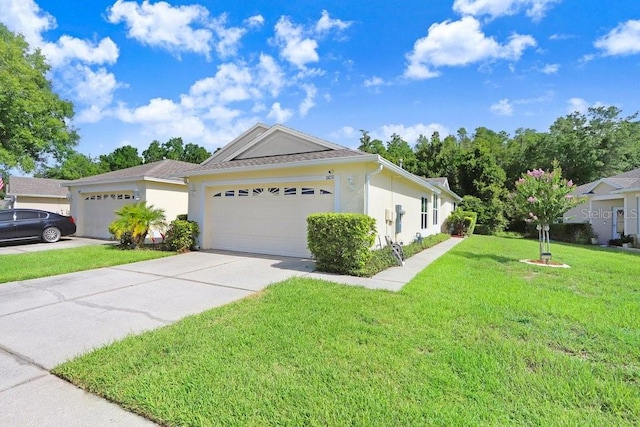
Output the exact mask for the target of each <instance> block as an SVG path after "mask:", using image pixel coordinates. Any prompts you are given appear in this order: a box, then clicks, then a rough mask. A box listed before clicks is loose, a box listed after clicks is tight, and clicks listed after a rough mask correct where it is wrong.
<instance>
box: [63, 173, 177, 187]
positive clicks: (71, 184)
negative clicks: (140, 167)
mask: <svg viewBox="0 0 640 427" xmlns="http://www.w3.org/2000/svg"><path fill="white" fill-rule="evenodd" d="M136 181H150V182H160V183H164V184H174V185H187V184H185V183H184V181H182V180H178V179H168V178H154V177H149V176H137V177H129V178H127V177H124V178H116V179H101V180H96V181H87V182H82V181H79V180H78V181H69V182H67V183H65V184H61V186H62V187H67V188H70V187H84V186H90V185H103V184H117V183H121V182H136Z"/></svg>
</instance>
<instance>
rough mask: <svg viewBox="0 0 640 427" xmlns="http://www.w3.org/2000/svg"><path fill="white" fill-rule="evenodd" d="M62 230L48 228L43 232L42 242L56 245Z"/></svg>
mask: <svg viewBox="0 0 640 427" xmlns="http://www.w3.org/2000/svg"><path fill="white" fill-rule="evenodd" d="M60 236H61V233H60V230H59V229H57V228H56V227H47V228H45V229H44V231H43V232H42V240H44V241H45V242H47V243H55V242H57V241H58V240H60Z"/></svg>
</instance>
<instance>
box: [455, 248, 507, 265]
mask: <svg viewBox="0 0 640 427" xmlns="http://www.w3.org/2000/svg"><path fill="white" fill-rule="evenodd" d="M452 255H460V256H461V257H464V258H469V259H476V260H477V259H490V260H492V261H496V262H499V263H500V264H507V263H510V262H517V261H518V259H516V258H508V257H504V256H501V255H494V254H478V253H475V252H467V251H455V252H452Z"/></svg>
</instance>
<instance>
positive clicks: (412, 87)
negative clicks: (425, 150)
mask: <svg viewBox="0 0 640 427" xmlns="http://www.w3.org/2000/svg"><path fill="white" fill-rule="evenodd" d="M612 6H615V8H613V7H612ZM0 22H3V23H4V24H5V25H7V26H8V27H9V29H11V30H12V31H15V32H20V33H22V34H24V36H25V38H26V39H27V41H28V42H29V43H30V44H31V45H32V46H37V47H40V48H41V50H42V52H43V53H44V54H45V55H46V56H47V58H48V59H49V62H50V64H51V65H52V69H51V72H50V76H49V77H50V79H51V80H52V81H53V84H54V89H55V90H56V92H57V93H59V94H60V95H61V96H63V97H64V98H65V99H68V100H71V101H73V103H74V105H75V111H76V117H75V119H74V123H73V124H74V126H76V127H77V128H78V129H79V133H80V135H81V140H80V144H79V146H78V150H79V151H80V152H83V153H85V154H89V155H91V156H97V155H99V154H104V153H108V152H111V151H113V150H114V149H115V148H117V147H119V146H122V145H126V144H130V145H133V146H135V147H138V148H139V150H140V151H142V150H143V149H145V148H146V147H147V146H148V145H149V143H150V142H151V141H152V140H154V139H157V140H160V141H162V142H164V141H166V140H168V139H169V138H171V137H178V136H180V137H182V138H183V139H184V140H185V142H194V143H197V144H201V145H203V146H205V147H206V148H207V149H209V150H214V149H215V148H216V147H218V146H221V145H224V144H225V143H227V142H229V141H230V140H231V139H233V138H234V137H235V136H237V135H238V134H240V133H241V132H242V131H244V130H246V129H247V128H249V127H250V126H252V125H253V124H255V123H256V122H258V121H260V122H263V123H266V124H275V123H283V124H285V125H287V126H290V127H292V128H294V129H297V130H299V131H302V132H306V133H309V134H312V135H314V136H317V137H320V138H324V139H327V140H330V141H332V142H336V143H339V144H342V145H345V146H349V147H357V146H358V144H359V141H358V140H359V137H360V131H359V129H365V130H368V131H369V132H370V133H371V134H372V135H373V136H374V137H377V138H380V139H382V140H385V141H386V140H387V139H388V138H389V136H390V135H391V134H392V133H394V132H395V133H398V134H399V135H401V136H403V137H404V139H405V140H407V141H408V142H410V143H411V144H414V143H415V140H416V138H417V137H418V135H419V134H421V133H422V134H425V135H427V136H430V135H431V133H432V132H433V131H434V130H437V131H439V132H440V133H441V135H447V134H450V133H451V134H455V133H456V131H457V130H458V129H459V128H461V127H464V128H466V129H467V131H468V132H472V131H473V130H474V129H475V128H476V127H479V126H485V127H488V128H490V129H493V130H495V131H502V130H504V131H506V132H508V133H510V134H513V132H514V131H515V130H516V129H518V128H521V127H522V128H533V129H537V130H539V131H546V130H548V128H549V126H550V125H551V124H552V123H553V121H554V120H555V119H556V118H558V117H561V116H564V115H566V114H568V113H570V112H572V111H576V110H577V111H582V112H584V111H586V109H587V108H588V107H590V106H598V105H607V106H608V105H615V106H617V107H618V108H620V109H622V111H623V114H624V115H630V114H633V113H635V112H636V111H638V110H640V91H639V89H638V87H639V85H638V77H639V76H640V73H639V71H640V2H639V1H637V0H617V1H615V2H603V1H584V0H442V1H440V0H422V1H415V0H404V1H379V0H370V1H330V0H325V1H322V2H319V1H301V2H292V1H278V0H269V1H241V2H240V1H233V2H222V1H216V2H212V1H200V2H194V1H177V0H176V1H172V2H158V1H144V2H142V1H123V0H118V1H114V0H111V1H102V0H91V1H65V2H62V1H59V0H0Z"/></svg>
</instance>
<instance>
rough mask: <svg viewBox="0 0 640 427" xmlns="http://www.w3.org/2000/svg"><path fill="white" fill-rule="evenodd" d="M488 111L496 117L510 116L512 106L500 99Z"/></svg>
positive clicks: (507, 101) (505, 100)
mask: <svg viewBox="0 0 640 427" xmlns="http://www.w3.org/2000/svg"><path fill="white" fill-rule="evenodd" d="M489 110H490V111H491V112H492V113H494V114H497V115H498V116H512V115H513V106H512V105H511V104H510V103H509V100H508V99H507V98H505V99H501V100H500V101H498V102H497V103H495V104H493V105H491V107H489Z"/></svg>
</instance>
